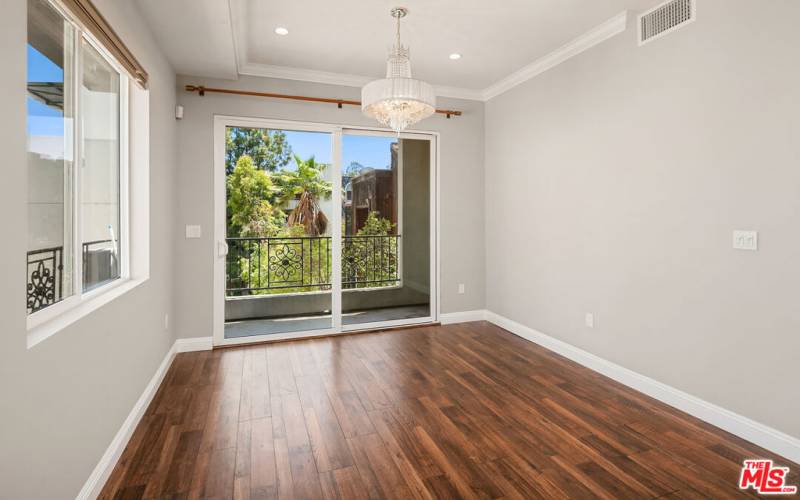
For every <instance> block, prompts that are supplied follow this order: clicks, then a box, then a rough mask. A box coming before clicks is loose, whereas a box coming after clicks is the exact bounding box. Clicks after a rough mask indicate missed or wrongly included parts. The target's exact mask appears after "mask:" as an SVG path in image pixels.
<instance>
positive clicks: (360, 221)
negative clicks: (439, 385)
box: [342, 134, 430, 325]
mask: <svg viewBox="0 0 800 500" xmlns="http://www.w3.org/2000/svg"><path fill="white" fill-rule="evenodd" d="M342 160H343V161H342V165H343V168H342V184H343V188H344V196H343V197H342V221H343V223H342V225H343V231H342V324H343V325H355V324H358V325H361V324H367V323H380V322H384V321H397V320H404V319H412V318H424V317H428V316H430V209H429V206H430V142H429V141H423V140H409V139H397V138H396V137H384V136H365V135H349V134H345V135H343V137H342Z"/></svg>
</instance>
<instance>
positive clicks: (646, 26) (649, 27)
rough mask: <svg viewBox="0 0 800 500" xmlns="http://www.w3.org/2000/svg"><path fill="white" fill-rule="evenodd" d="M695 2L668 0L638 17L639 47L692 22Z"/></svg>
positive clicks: (692, 0) (693, 0)
mask: <svg viewBox="0 0 800 500" xmlns="http://www.w3.org/2000/svg"><path fill="white" fill-rule="evenodd" d="M695 1H696V0H670V1H668V2H666V3H663V4H661V5H659V6H658V7H656V8H654V9H652V10H649V11H647V12H645V13H644V14H642V15H640V16H639V45H643V44H645V43H647V42H650V41H652V40H655V39H656V38H661V37H662V36H664V35H666V34H667V33H672V32H673V31H675V30H676V29H678V28H681V27H683V26H684V25H686V24H689V23H690V22H692V21H694V18H695Z"/></svg>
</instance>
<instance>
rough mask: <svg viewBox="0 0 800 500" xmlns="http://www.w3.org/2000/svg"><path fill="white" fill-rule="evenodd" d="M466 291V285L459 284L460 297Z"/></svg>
mask: <svg viewBox="0 0 800 500" xmlns="http://www.w3.org/2000/svg"><path fill="white" fill-rule="evenodd" d="M465 290H466V287H465V286H464V283H459V284H458V293H459V295H464V292H465Z"/></svg>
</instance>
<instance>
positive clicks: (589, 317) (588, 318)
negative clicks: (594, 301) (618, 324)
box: [586, 313, 594, 328]
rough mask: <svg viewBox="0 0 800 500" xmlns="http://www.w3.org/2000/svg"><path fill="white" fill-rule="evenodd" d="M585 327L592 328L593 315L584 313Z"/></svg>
mask: <svg viewBox="0 0 800 500" xmlns="http://www.w3.org/2000/svg"><path fill="white" fill-rule="evenodd" d="M586 327H587V328H594V314H592V313H586Z"/></svg>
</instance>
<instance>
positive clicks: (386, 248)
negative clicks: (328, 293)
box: [342, 211, 400, 288]
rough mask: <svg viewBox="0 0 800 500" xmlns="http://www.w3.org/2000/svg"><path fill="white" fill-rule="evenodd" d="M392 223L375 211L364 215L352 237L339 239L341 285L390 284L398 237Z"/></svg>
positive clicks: (394, 273)
mask: <svg viewBox="0 0 800 500" xmlns="http://www.w3.org/2000/svg"><path fill="white" fill-rule="evenodd" d="M394 228H395V224H394V223H393V222H392V221H390V220H389V219H385V218H383V217H381V216H380V213H378V212H377V211H372V212H370V213H369V214H367V220H366V221H364V226H363V227H362V228H361V229H359V230H358V233H357V234H356V235H355V236H350V237H346V238H344V240H343V241H342V282H343V287H344V288H373V287H382V286H392V285H395V284H397V281H398V279H399V274H398V268H397V262H398V260H397V257H398V255H397V254H398V246H399V244H400V240H399V237H397V236H394V235H393V234H392V233H393V232H394Z"/></svg>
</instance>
